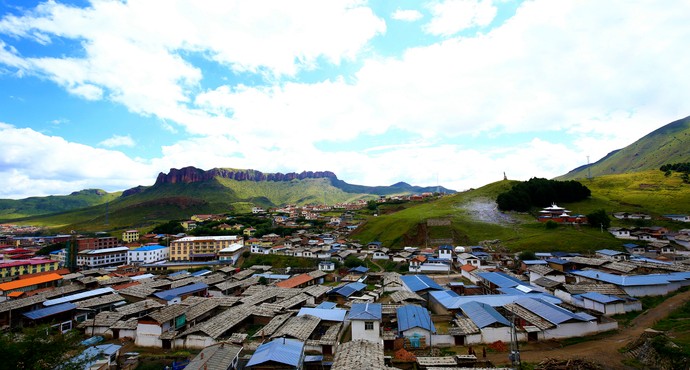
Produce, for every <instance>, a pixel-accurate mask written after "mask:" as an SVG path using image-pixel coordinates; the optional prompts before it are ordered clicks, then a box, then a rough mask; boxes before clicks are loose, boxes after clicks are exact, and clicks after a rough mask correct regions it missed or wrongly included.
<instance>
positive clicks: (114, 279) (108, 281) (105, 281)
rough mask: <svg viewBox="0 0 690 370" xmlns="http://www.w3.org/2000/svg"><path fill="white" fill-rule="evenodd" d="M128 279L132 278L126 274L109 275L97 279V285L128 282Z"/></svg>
mask: <svg viewBox="0 0 690 370" xmlns="http://www.w3.org/2000/svg"><path fill="white" fill-rule="evenodd" d="M130 281H132V279H131V278H129V277H127V276H120V277H111V278H110V279H103V280H98V285H100V286H108V285H115V284H123V283H128V282H130Z"/></svg>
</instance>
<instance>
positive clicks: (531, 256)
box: [518, 251, 537, 261]
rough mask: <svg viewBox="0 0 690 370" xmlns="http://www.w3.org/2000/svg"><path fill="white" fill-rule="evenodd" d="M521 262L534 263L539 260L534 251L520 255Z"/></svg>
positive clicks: (523, 252)
mask: <svg viewBox="0 0 690 370" xmlns="http://www.w3.org/2000/svg"><path fill="white" fill-rule="evenodd" d="M518 259H519V260H520V261H532V260H536V259H537V255H536V254H534V252H532V251H522V252H520V253H519V254H518Z"/></svg>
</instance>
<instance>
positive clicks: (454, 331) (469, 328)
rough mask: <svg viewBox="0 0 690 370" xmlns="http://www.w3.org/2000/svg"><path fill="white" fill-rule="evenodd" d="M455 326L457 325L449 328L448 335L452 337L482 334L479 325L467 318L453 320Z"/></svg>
mask: <svg viewBox="0 0 690 370" xmlns="http://www.w3.org/2000/svg"><path fill="white" fill-rule="evenodd" d="M453 324H455V326H451V327H450V328H448V334H450V335H468V334H477V333H479V332H480V330H479V328H478V327H477V325H475V324H474V322H473V321H472V320H471V319H469V318H467V317H457V318H456V319H455V320H453Z"/></svg>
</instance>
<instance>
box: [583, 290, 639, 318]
mask: <svg viewBox="0 0 690 370" xmlns="http://www.w3.org/2000/svg"><path fill="white" fill-rule="evenodd" d="M573 300H581V301H582V307H584V308H587V309H590V310H593V311H597V312H601V313H602V314H604V315H606V316H611V315H616V314H619V313H623V314H624V313H625V312H626V309H625V300H624V299H623V298H620V297H616V296H615V295H609V294H601V293H597V292H587V293H583V294H578V295H574V296H573Z"/></svg>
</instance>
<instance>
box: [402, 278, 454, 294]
mask: <svg viewBox="0 0 690 370" xmlns="http://www.w3.org/2000/svg"><path fill="white" fill-rule="evenodd" d="M400 280H402V282H403V284H405V286H406V287H407V288H408V289H410V290H411V291H413V292H420V291H422V290H443V287H442V286H440V285H438V283H437V282H435V281H434V280H433V279H432V278H430V277H428V276H426V275H403V276H401V277H400Z"/></svg>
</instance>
